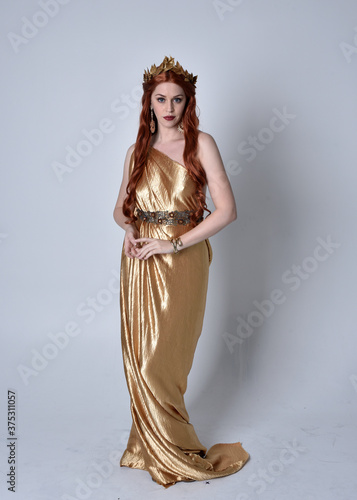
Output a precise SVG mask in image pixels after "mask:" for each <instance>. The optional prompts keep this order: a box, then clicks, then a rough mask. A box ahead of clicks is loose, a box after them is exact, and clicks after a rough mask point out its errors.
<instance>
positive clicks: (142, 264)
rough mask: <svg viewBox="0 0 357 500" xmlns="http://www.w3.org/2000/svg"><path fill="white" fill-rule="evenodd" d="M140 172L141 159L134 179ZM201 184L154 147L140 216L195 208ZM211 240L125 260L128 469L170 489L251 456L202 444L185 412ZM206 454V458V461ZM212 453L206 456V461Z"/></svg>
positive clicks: (222, 472)
mask: <svg viewBox="0 0 357 500" xmlns="http://www.w3.org/2000/svg"><path fill="white" fill-rule="evenodd" d="M132 168H133V156H132V158H131V161H130V167H129V174H130V173H131V171H132ZM195 190H196V188H195V184H194V182H193V180H192V179H191V177H190V176H189V174H188V171H187V169H186V168H185V167H184V166H183V165H181V164H180V163H177V162H176V161H173V160H172V159H170V158H169V157H168V156H167V155H166V154H164V153H162V152H160V151H158V150H157V149H154V148H152V147H150V149H149V154H148V159H147V163H146V166H145V169H144V172H143V175H142V177H141V179H140V181H139V184H138V186H137V191H136V204H137V208H138V209H139V210H142V211H145V212H148V211H155V212H156V211H170V210H172V211H174V210H177V211H185V210H193V209H195ZM136 226H137V228H138V229H139V231H140V237H149V238H160V239H170V238H172V237H178V236H180V235H182V234H183V233H185V232H186V231H189V230H190V229H192V225H191V224H187V225H184V224H176V225H175V224H165V221H164V222H163V223H155V222H147V221H142V220H141V219H138V220H137V221H136ZM211 260H212V249H211V246H210V243H209V240H208V239H206V240H205V241H202V242H200V243H197V244H195V245H192V246H190V247H188V248H184V249H182V250H180V251H179V253H177V254H171V253H170V254H160V255H154V256H152V257H150V258H149V259H148V260H145V261H143V260H139V259H135V258H134V259H130V258H128V257H126V255H125V253H124V247H123V251H122V257H121V281H120V310H121V342H122V352H123V363H124V372H125V377H126V381H127V384H128V389H129V393H130V409H131V415H132V427H131V431H130V435H129V440H128V443H127V448H126V450H125V452H124V454H123V456H122V457H121V460H120V466H126V467H132V468H137V469H144V470H147V471H148V472H149V473H150V474H151V476H152V478H153V479H154V481H156V482H157V483H159V484H161V485H163V486H164V487H165V488H167V487H169V486H171V485H173V484H175V483H176V482H177V481H193V480H208V479H213V478H216V477H221V476H226V475H228V474H233V473H234V472H237V471H238V470H239V469H241V468H242V467H243V465H244V464H245V463H246V461H247V460H248V459H249V454H248V453H247V452H246V451H245V450H244V449H243V448H242V446H241V444H240V443H231V444H224V443H220V444H216V445H214V446H212V447H211V448H210V449H209V450H208V451H207V449H206V448H205V447H204V446H203V445H202V444H201V442H200V441H199V439H198V437H197V435H196V433H195V430H194V428H193V426H192V424H191V423H190V422H189V416H188V413H187V410H186V408H185V403H184V393H185V391H186V387H187V377H188V374H189V372H190V369H191V366H192V362H193V356H194V352H195V349H196V344H197V341H198V339H199V336H200V334H201V329H202V323H203V315H204V310H205V304H206V292H207V284H208V270H209V265H210V263H211ZM205 454H206V455H205ZM204 455H205V456H204Z"/></svg>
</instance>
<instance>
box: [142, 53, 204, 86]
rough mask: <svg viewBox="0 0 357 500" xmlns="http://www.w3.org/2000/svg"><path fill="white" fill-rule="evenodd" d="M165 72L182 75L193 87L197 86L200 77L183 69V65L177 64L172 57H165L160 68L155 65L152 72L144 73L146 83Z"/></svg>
mask: <svg viewBox="0 0 357 500" xmlns="http://www.w3.org/2000/svg"><path fill="white" fill-rule="evenodd" d="M165 71H174V72H175V73H177V74H178V75H182V76H183V77H184V79H185V81H186V82H190V83H192V85H194V86H196V82H197V76H198V75H196V76H193V73H189V72H188V71H187V70H185V69H183V67H182V66H181V64H179V62H178V61H177V62H176V63H175V59H174V58H173V57H171V56H170V57H167V56H165V57H164V60H163V61H162V63H161V64H160V66H157V67H156V66H155V64H153V65H152V66H151V68H150V70H149V68H148V69H146V70H145V72H144V82H145V83H146V82H148V81H150V80H151V79H152V78H154V77H155V76H157V75H160V74H161V73H164V72H165Z"/></svg>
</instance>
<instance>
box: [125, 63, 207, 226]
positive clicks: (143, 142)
mask: <svg viewBox="0 0 357 500" xmlns="http://www.w3.org/2000/svg"><path fill="white" fill-rule="evenodd" d="M163 82H172V83H176V84H177V85H179V86H180V87H181V88H182V89H183V91H184V93H185V95H186V105H185V109H184V112H183V115H182V126H183V131H184V138H185V149H184V152H183V160H184V164H185V166H186V168H187V170H188V173H189V175H190V176H191V178H192V179H193V181H194V182H195V184H196V193H195V200H196V210H195V212H194V213H193V214H192V217H191V220H192V222H193V223H194V225H196V224H197V220H198V219H199V218H200V217H202V216H203V212H204V210H206V211H207V212H209V213H211V211H210V210H209V209H208V208H207V205H206V197H205V194H204V192H203V187H204V185H205V183H206V182H207V178H206V173H205V171H204V169H203V167H202V165H201V163H200V161H199V159H198V158H197V149H198V123H199V120H198V117H197V114H196V96H195V93H196V90H195V86H194V85H193V84H192V83H190V82H188V81H185V80H184V78H183V77H182V76H181V75H178V74H177V73H175V72H174V71H165V72H163V73H161V74H160V75H157V76H155V77H154V78H152V79H151V80H149V81H148V82H144V83H143V90H144V94H143V97H142V100H141V104H142V110H141V114H140V123H139V130H138V135H137V138H136V142H135V149H134V168H133V171H132V174H131V176H130V178H129V182H128V185H127V187H126V193H127V196H126V198H125V200H124V203H123V214H124V215H125V216H126V217H128V219H129V220H127V221H125V223H126V224H132V223H133V222H135V221H136V219H137V217H136V216H135V215H134V212H133V208H134V206H135V200H136V186H137V185H138V182H139V180H140V178H141V176H142V173H143V171H144V167H145V163H146V158H147V154H148V150H149V146H150V141H151V136H152V134H151V132H150V128H149V123H150V103H151V95H152V93H153V91H154V89H155V87H156V86H157V85H158V84H159V83H163ZM154 120H155V121H156V117H155V116H154ZM156 129H157V123H156Z"/></svg>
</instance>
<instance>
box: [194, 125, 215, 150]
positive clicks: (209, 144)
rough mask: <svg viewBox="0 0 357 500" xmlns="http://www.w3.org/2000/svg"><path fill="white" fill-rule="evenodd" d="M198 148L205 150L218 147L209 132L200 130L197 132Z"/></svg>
mask: <svg viewBox="0 0 357 500" xmlns="http://www.w3.org/2000/svg"><path fill="white" fill-rule="evenodd" d="M198 148H199V149H200V150H202V152H205V151H207V150H212V149H218V148H217V144H216V141H215V140H214V139H213V137H212V136H211V135H210V134H207V132H202V131H201V130H200V131H199V132H198Z"/></svg>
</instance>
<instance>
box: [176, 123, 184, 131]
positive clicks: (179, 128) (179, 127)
mask: <svg viewBox="0 0 357 500" xmlns="http://www.w3.org/2000/svg"><path fill="white" fill-rule="evenodd" d="M177 130H178V131H179V132H181V134H182V133H183V125H182V121H181V122H180V123H179V124H178V125H177Z"/></svg>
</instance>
